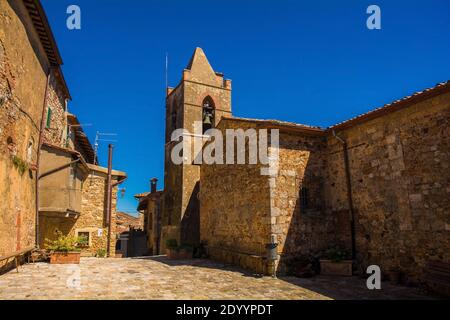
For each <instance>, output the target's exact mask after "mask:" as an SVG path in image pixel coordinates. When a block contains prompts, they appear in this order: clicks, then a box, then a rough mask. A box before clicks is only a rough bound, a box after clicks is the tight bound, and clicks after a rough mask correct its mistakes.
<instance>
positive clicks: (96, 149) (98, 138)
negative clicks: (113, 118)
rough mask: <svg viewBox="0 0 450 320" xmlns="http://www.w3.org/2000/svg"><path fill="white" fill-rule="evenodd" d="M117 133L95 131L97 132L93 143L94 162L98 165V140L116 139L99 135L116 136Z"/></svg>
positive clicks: (108, 140)
mask: <svg viewBox="0 0 450 320" xmlns="http://www.w3.org/2000/svg"><path fill="white" fill-rule="evenodd" d="M116 136H117V133H105V132H99V131H97V134H96V135H95V144H94V164H95V165H98V159H97V155H98V147H99V142H100V141H102V142H117V140H111V139H102V138H101V137H116Z"/></svg>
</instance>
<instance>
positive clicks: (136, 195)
mask: <svg viewBox="0 0 450 320" xmlns="http://www.w3.org/2000/svg"><path fill="white" fill-rule="evenodd" d="M149 194H150V192H144V193H138V194H135V195H134V197H135V198H136V199H137V200H139V199H141V198H144V197H146V196H148V195H149Z"/></svg>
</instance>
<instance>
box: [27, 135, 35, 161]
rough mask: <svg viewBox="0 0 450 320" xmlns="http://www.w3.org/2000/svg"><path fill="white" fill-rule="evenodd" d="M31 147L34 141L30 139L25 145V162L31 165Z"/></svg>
mask: <svg viewBox="0 0 450 320" xmlns="http://www.w3.org/2000/svg"><path fill="white" fill-rule="evenodd" d="M33 147H34V139H33V138H32V137H31V138H30V141H28V145H27V162H28V163H31V162H32V161H33Z"/></svg>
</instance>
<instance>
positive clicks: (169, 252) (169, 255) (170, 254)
mask: <svg viewBox="0 0 450 320" xmlns="http://www.w3.org/2000/svg"><path fill="white" fill-rule="evenodd" d="M166 254H167V258H169V259H172V260H175V259H178V251H177V250H176V249H166Z"/></svg>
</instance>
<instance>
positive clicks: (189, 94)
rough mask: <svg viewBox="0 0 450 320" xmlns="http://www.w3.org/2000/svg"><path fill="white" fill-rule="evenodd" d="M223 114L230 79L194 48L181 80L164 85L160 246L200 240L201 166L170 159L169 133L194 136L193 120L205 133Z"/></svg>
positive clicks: (227, 109) (228, 105) (226, 109)
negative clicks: (167, 242) (164, 126)
mask: <svg viewBox="0 0 450 320" xmlns="http://www.w3.org/2000/svg"><path fill="white" fill-rule="evenodd" d="M222 116H231V80H226V79H225V78H224V76H223V74H221V73H218V72H215V71H214V70H213V68H212V67H211V65H210V64H209V62H208V59H207V58H206V55H205V53H204V52H203V50H202V49H201V48H196V49H195V51H194V54H193V55H192V58H191V60H190V61H189V64H188V66H187V67H186V69H185V70H184V71H183V75H182V79H181V81H180V83H179V84H178V85H177V86H176V87H175V88H167V95H166V132H165V168H164V180H165V181H164V182H165V187H164V210H163V215H162V233H161V240H162V241H161V246H162V248H161V249H164V248H165V243H166V240H168V239H176V240H177V241H178V244H190V245H194V246H195V245H198V244H199V241H200V233H199V229H200V228H199V224H200V216H199V200H198V192H199V188H200V185H199V184H200V165H196V164H194V163H189V164H187V163H183V164H179V165H177V164H174V163H173V162H172V159H171V152H172V149H173V147H174V146H175V145H176V144H177V142H173V141H171V135H172V132H173V131H174V130H176V129H185V130H187V131H188V132H189V133H190V134H192V135H193V134H194V132H195V130H194V124H195V122H200V123H201V124H202V132H205V131H206V130H207V129H209V128H212V127H214V126H215V125H216V124H217V123H218V122H219V121H220V119H221V117H222ZM192 138H193V137H192ZM191 140H192V141H193V139H191ZM192 143H193V142H192ZM192 150H193V147H192ZM162 252H163V251H162Z"/></svg>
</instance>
